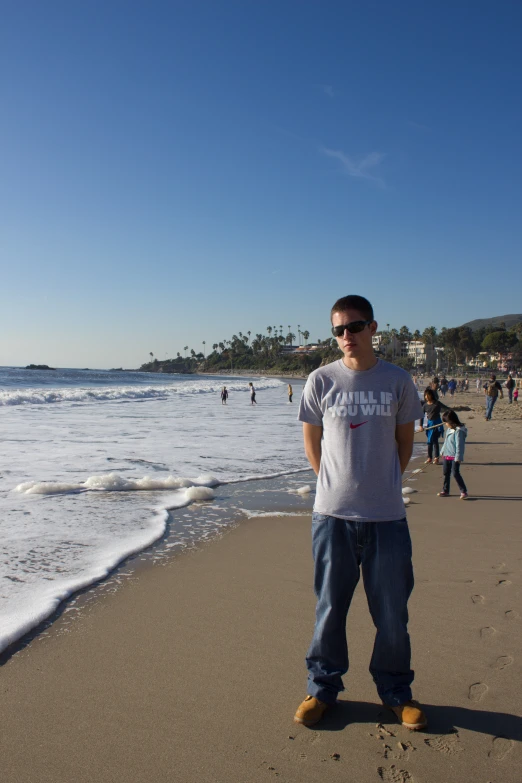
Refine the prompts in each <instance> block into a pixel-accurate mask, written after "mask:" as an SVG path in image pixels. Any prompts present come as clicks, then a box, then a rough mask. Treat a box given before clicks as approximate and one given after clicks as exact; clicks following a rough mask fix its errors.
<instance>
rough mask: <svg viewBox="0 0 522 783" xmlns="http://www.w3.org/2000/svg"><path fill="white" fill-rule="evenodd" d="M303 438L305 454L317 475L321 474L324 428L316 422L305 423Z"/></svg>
mask: <svg viewBox="0 0 522 783" xmlns="http://www.w3.org/2000/svg"><path fill="white" fill-rule="evenodd" d="M303 438H304V447H305V454H306V457H307V459H308V462H309V463H310V465H311V466H312V469H313V471H314V473H315V475H316V476H318V475H319V468H320V467H321V441H322V439H323V428H322V427H318V426H317V425H316V424H307V423H306V422H304V423H303Z"/></svg>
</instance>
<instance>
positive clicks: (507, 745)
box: [488, 737, 514, 761]
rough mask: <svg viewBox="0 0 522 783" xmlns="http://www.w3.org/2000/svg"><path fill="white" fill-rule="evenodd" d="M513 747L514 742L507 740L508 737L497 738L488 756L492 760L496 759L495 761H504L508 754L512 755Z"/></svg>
mask: <svg viewBox="0 0 522 783" xmlns="http://www.w3.org/2000/svg"><path fill="white" fill-rule="evenodd" d="M513 745H514V743H513V740H510V739H507V737H495V739H494V740H493V746H492V748H491V750H490V751H489V753H488V756H489V758H490V759H495V761H502V759H505V758H506V756H507V755H508V753H511V751H512V750H513Z"/></svg>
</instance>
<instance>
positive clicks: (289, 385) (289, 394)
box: [288, 383, 294, 402]
mask: <svg viewBox="0 0 522 783" xmlns="http://www.w3.org/2000/svg"><path fill="white" fill-rule="evenodd" d="M293 396H294V391H293V389H292V384H291V383H289V384H288V402H292V397H293Z"/></svg>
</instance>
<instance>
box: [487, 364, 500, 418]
mask: <svg viewBox="0 0 522 783" xmlns="http://www.w3.org/2000/svg"><path fill="white" fill-rule="evenodd" d="M484 394H485V395H486V416H485V419H486V421H491V416H492V414H493V408H494V407H495V403H496V401H497V399H498V395H499V394H500V397H501V399H504V392H503V391H502V386H501V385H500V383H499V382H498V381H497V376H496V375H495V373H491V377H490V379H489V381H487V382H486V383H485V384H484Z"/></svg>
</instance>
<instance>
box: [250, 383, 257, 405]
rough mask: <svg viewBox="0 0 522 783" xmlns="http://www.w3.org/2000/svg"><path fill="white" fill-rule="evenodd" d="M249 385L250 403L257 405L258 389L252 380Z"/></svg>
mask: <svg viewBox="0 0 522 783" xmlns="http://www.w3.org/2000/svg"><path fill="white" fill-rule="evenodd" d="M248 385H249V386H250V405H257V402H256V390H255V389H254V384H253V383H252V382H250V383H249V384H248Z"/></svg>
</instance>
